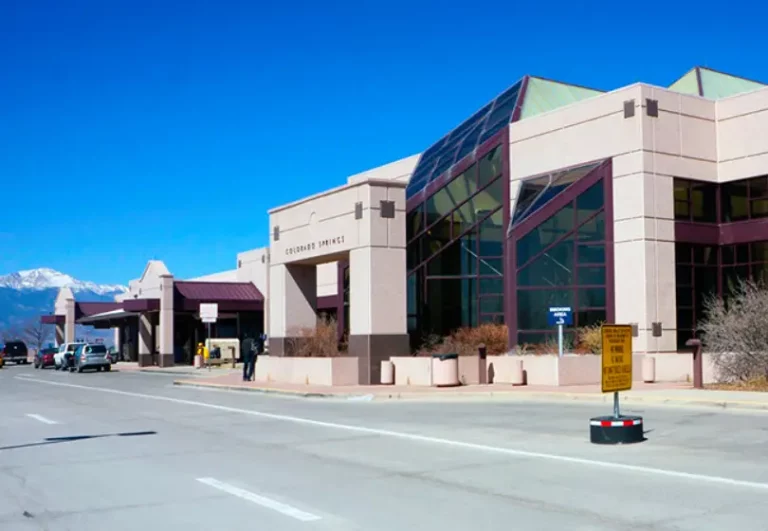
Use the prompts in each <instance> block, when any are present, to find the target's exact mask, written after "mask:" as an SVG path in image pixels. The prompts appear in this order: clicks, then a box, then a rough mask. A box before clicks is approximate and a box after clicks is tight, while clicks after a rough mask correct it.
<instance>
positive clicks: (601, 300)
mask: <svg viewBox="0 0 768 531" xmlns="http://www.w3.org/2000/svg"><path fill="white" fill-rule="evenodd" d="M577 296H578V303H579V308H605V306H606V296H605V288H584V289H580V290H579V291H578V293H577Z"/></svg>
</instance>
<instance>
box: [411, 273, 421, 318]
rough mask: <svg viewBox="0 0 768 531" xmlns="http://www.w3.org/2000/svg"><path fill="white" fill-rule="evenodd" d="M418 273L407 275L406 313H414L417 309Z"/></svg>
mask: <svg viewBox="0 0 768 531" xmlns="http://www.w3.org/2000/svg"><path fill="white" fill-rule="evenodd" d="M418 285H419V279H418V275H415V274H413V275H408V315H415V314H417V313H418V310H419V303H418V301H419V298H418Z"/></svg>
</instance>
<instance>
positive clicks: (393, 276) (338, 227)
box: [269, 179, 406, 337]
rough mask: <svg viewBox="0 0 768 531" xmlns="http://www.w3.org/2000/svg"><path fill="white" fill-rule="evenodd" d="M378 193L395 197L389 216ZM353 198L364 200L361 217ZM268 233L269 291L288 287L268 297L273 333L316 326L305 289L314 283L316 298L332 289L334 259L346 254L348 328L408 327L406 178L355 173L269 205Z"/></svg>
mask: <svg viewBox="0 0 768 531" xmlns="http://www.w3.org/2000/svg"><path fill="white" fill-rule="evenodd" d="M382 200H383V201H393V202H394V204H395V210H396V215H395V217H394V218H393V219H389V218H384V217H382V216H381V215H380V201H382ZM356 203H360V204H361V205H362V217H361V219H355V204H356ZM275 227H279V237H278V239H277V240H275V239H274V231H275ZM270 239H271V240H272V241H271V248H270V254H271V264H270V293H271V294H277V293H286V294H288V295H287V297H288V299H289V300H290V304H286V300H283V298H281V297H278V296H274V297H271V298H270V301H269V308H270V336H271V337H286V334H289V330H291V329H295V328H297V327H299V328H304V327H308V326H313V324H312V323H313V321H314V313H310V311H309V309H310V306H312V305H314V303H315V302H316V301H310V300H309V299H310V298H311V297H310V296H309V294H308V293H306V291H307V290H310V289H311V288H309V285H310V284H312V283H314V285H315V287H314V290H313V291H314V293H313V294H314V295H315V298H316V296H317V295H329V294H333V293H335V286H336V283H337V270H336V268H335V262H336V261H337V260H339V259H346V258H348V259H349V260H350V283H351V289H350V294H351V295H350V296H351V301H350V304H351V305H352V306H354V308H355V311H354V312H353V313H352V315H351V316H350V333H352V334H375V333H379V334H385V333H387V334H388V333H405V330H406V327H405V311H406V307H405V183H401V182H398V181H392V180H390V181H383V180H375V179H372V180H368V181H358V182H355V183H352V184H349V185H346V186H343V187H340V188H336V189H333V190H329V191H328V192H325V193H322V194H318V195H315V196H312V197H309V198H307V199H305V200H302V201H298V202H296V203H292V204H289V205H286V206H284V207H280V208H277V209H274V210H271V211H270ZM288 264H293V265H290V266H289V265H288ZM319 264H325V265H323V266H320V267H316V266H318V265H319ZM355 264H357V267H355ZM299 268H303V269H307V268H314V273H312V274H310V272H309V271H305V270H300V269H299ZM310 277H311V278H310ZM331 286H333V288H331ZM382 286H383V287H382ZM331 289H332V290H333V291H331ZM300 298H303V299H304V301H299V300H298V299H300ZM373 300H377V301H379V302H378V303H377V304H375V305H373V304H371V301H373Z"/></svg>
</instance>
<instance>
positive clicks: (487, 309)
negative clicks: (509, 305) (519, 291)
mask: <svg viewBox="0 0 768 531" xmlns="http://www.w3.org/2000/svg"><path fill="white" fill-rule="evenodd" d="M480 313H504V297H502V296H498V297H496V296H493V295H491V296H485V297H480Z"/></svg>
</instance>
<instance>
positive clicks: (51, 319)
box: [40, 315, 66, 325]
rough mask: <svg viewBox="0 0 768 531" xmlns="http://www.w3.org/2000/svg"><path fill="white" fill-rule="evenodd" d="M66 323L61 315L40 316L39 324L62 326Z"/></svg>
mask: <svg viewBox="0 0 768 531" xmlns="http://www.w3.org/2000/svg"><path fill="white" fill-rule="evenodd" d="M65 321H66V318H65V316H63V315H41V316H40V322H41V323H42V324H52V325H63V324H64V322H65Z"/></svg>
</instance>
